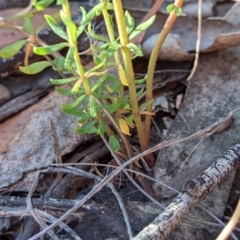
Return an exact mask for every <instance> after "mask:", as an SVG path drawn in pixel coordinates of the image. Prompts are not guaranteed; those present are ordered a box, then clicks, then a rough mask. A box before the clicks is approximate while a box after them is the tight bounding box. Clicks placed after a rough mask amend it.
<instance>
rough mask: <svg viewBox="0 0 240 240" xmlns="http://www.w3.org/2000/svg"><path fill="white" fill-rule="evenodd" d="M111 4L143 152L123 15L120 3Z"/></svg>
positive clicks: (116, 1)
mask: <svg viewBox="0 0 240 240" xmlns="http://www.w3.org/2000/svg"><path fill="white" fill-rule="evenodd" d="M112 2H113V6H114V12H115V16H116V22H117V27H118V33H119V37H120V43H121V45H122V48H121V51H122V56H123V62H124V66H125V71H126V75H127V79H128V85H129V86H128V89H129V95H130V105H131V108H132V114H133V116H134V122H135V124H136V128H137V133H138V137H139V142H140V145H141V148H142V150H143V146H144V141H145V140H144V133H143V126H142V121H141V117H140V114H139V108H138V101H137V93H136V86H135V79H134V72H133V66H132V60H131V52H130V50H129V48H128V47H127V44H128V43H129V39H128V36H127V33H126V24H125V20H124V15H123V8H122V1H119V0H113V1H112Z"/></svg>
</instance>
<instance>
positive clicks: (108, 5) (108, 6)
mask: <svg viewBox="0 0 240 240" xmlns="http://www.w3.org/2000/svg"><path fill="white" fill-rule="evenodd" d="M113 9H114V7H113V4H112V3H110V2H108V3H107V10H113Z"/></svg>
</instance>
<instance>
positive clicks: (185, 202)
mask: <svg viewBox="0 0 240 240" xmlns="http://www.w3.org/2000/svg"><path fill="white" fill-rule="evenodd" d="M239 164H240V144H236V145H235V146H233V147H232V148H231V149H229V150H228V151H226V152H225V153H223V154H222V155H221V156H220V157H219V158H218V160H217V161H216V162H215V163H214V164H213V165H211V167H210V168H209V169H208V170H206V171H205V172H204V173H203V174H201V175H200V176H198V177H197V178H195V179H194V180H191V181H189V182H187V183H186V184H185V185H184V187H183V191H182V193H181V194H179V195H178V196H177V197H176V198H175V200H174V201H173V202H172V203H171V204H170V205H169V206H168V207H167V208H166V209H165V210H164V211H163V212H162V213H161V214H160V215H159V216H158V217H156V218H155V220H154V221H153V222H152V223H151V224H149V225H148V226H147V227H146V228H144V229H143V230H142V231H141V232H140V233H139V234H138V235H137V236H136V237H134V238H133V240H150V239H151V240H164V239H166V238H167V237H168V236H169V234H170V233H171V232H172V231H173V230H174V229H175V228H177V227H178V226H180V224H181V223H182V222H183V221H184V220H185V219H186V218H187V216H188V214H189V213H190V211H192V210H193V209H194V207H195V206H197V204H198V203H199V202H200V201H201V200H203V199H204V198H205V197H206V196H207V195H208V194H209V193H210V192H212V191H213V189H214V188H215V187H216V186H218V185H219V184H220V183H221V182H223V180H225V179H226V177H227V176H228V175H229V174H230V173H231V172H233V171H234V170H236V168H237V167H238V166H239Z"/></svg>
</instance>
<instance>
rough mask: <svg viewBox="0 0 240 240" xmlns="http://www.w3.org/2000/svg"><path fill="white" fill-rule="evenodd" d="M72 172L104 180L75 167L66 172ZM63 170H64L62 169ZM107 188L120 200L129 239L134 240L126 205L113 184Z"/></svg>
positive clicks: (109, 184) (108, 184)
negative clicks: (132, 239)
mask: <svg viewBox="0 0 240 240" xmlns="http://www.w3.org/2000/svg"><path fill="white" fill-rule="evenodd" d="M68 169H69V170H70V171H71V174H77V175H80V176H82V177H87V178H91V179H95V180H96V181H98V182H100V181H101V180H102V179H101V178H100V177H98V176H96V175H94V174H92V173H90V172H86V171H84V170H82V169H76V168H73V167H66V170H68ZM59 170H60V171H57V172H59V173H61V172H62V171H61V168H59ZM62 170H63V169H62ZM65 173H66V171H65ZM107 186H108V187H109V188H110V189H111V190H112V192H113V194H114V195H115V197H116V199H117V200H118V203H119V206H120V208H121V210H122V213H123V217H124V220H125V223H126V226H127V232H128V236H129V238H132V230H131V225H130V221H129V217H128V214H127V211H126V208H125V206H124V203H123V201H122V199H121V197H120V195H119V194H118V192H117V191H116V189H115V188H114V186H113V184H112V183H107Z"/></svg>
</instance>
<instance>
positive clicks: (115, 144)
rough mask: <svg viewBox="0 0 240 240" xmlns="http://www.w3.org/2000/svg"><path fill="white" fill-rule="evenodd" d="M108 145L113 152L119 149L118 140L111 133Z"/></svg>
mask: <svg viewBox="0 0 240 240" xmlns="http://www.w3.org/2000/svg"><path fill="white" fill-rule="evenodd" d="M109 146H110V147H111V149H112V150H113V151H114V152H118V151H119V149H120V144H119V141H118V140H117V138H116V137H115V136H114V135H111V136H110V138H109Z"/></svg>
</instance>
